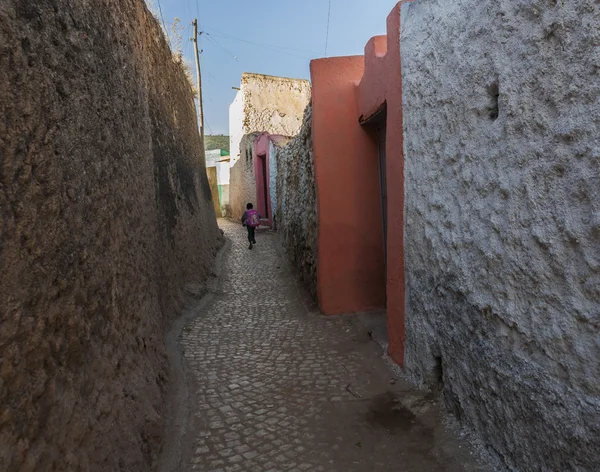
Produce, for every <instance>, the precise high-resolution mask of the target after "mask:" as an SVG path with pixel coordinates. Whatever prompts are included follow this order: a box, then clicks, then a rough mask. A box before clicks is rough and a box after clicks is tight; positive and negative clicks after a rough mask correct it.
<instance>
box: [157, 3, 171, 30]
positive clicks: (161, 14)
mask: <svg viewBox="0 0 600 472" xmlns="http://www.w3.org/2000/svg"><path fill="white" fill-rule="evenodd" d="M158 11H159V12H160V19H161V21H162V24H163V28H164V29H165V34H168V33H169V30H168V29H167V25H166V24H165V17H164V16H163V12H162V7H161V5H160V0H158Z"/></svg>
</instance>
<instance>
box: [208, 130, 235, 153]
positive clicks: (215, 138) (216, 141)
mask: <svg viewBox="0 0 600 472" xmlns="http://www.w3.org/2000/svg"><path fill="white" fill-rule="evenodd" d="M204 149H205V150H207V151H212V150H213V149H225V150H226V151H229V136H224V135H222V134H219V135H212V136H211V135H206V136H204Z"/></svg>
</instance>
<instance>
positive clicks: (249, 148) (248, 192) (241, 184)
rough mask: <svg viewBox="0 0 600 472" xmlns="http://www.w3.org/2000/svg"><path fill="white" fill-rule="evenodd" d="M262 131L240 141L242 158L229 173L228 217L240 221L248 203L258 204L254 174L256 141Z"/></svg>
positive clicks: (246, 136) (248, 135)
mask: <svg viewBox="0 0 600 472" xmlns="http://www.w3.org/2000/svg"><path fill="white" fill-rule="evenodd" d="M259 135H260V133H251V134H247V135H245V136H244V137H243V138H242V140H241V141H240V159H239V160H238V161H237V162H236V163H235V164H233V166H232V167H231V170H230V174H229V213H228V217H229V218H231V219H232V220H234V221H240V220H241V218H242V215H243V214H244V212H245V211H246V204H247V203H248V202H251V203H253V204H254V206H256V178H255V176H254V160H253V156H252V154H253V150H254V142H255V141H256V138H257V137H258V136H259Z"/></svg>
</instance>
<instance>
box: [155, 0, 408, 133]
mask: <svg viewBox="0 0 600 472" xmlns="http://www.w3.org/2000/svg"><path fill="white" fill-rule="evenodd" d="M150 3H154V5H155V10H156V7H157V6H158V5H159V3H160V10H162V16H163V18H164V21H165V23H166V26H167V28H170V27H171V25H172V24H173V21H174V19H175V18H179V20H180V24H181V26H182V27H183V30H184V31H183V33H182V36H183V52H184V55H185V57H186V58H187V59H188V60H189V64H190V65H192V67H193V69H192V70H193V71H194V74H195V68H194V67H195V66H194V64H195V62H194V55H193V43H192V42H191V41H190V40H189V38H191V37H192V36H193V33H192V31H193V30H192V27H191V22H192V20H193V19H194V18H198V23H199V29H200V31H202V32H203V34H201V35H200V42H199V47H200V48H201V49H202V51H203V52H202V54H201V56H200V61H201V68H202V89H203V90H202V92H203V93H202V95H203V98H204V116H205V126H206V133H207V134H228V126H229V117H228V115H229V105H230V104H231V102H232V101H233V99H234V97H235V94H236V91H235V90H233V89H232V87H239V85H240V78H241V75H242V72H255V73H259V74H269V75H276V76H283V77H293V78H299V79H310V72H309V62H310V60H311V59H315V58H320V57H325V56H326V54H325V46H326V38H327V17H328V11H329V0H293V1H292V0H254V1H248V0H212V1H207V0H151V1H150ZM396 3H397V0H331V14H330V22H329V35H328V39H327V56H350V55H362V54H363V50H364V46H365V44H366V43H367V41H368V40H369V39H370V38H371V37H372V36H376V35H379V34H385V24H386V18H387V15H388V14H389V13H390V11H391V10H392V8H393V7H394V5H395V4H396ZM160 10H159V11H160ZM157 13H158V14H159V15H160V13H159V12H157Z"/></svg>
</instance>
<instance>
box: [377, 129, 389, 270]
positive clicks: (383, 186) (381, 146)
mask: <svg viewBox="0 0 600 472" xmlns="http://www.w3.org/2000/svg"><path fill="white" fill-rule="evenodd" d="M385 121H386V120H385V118H384V119H382V120H379V122H378V123H377V153H378V157H379V192H380V194H381V221H382V223H383V257H384V262H383V264H384V267H385V268H387V179H386V160H385V137H386V123H385ZM386 277H387V270H386Z"/></svg>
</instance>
